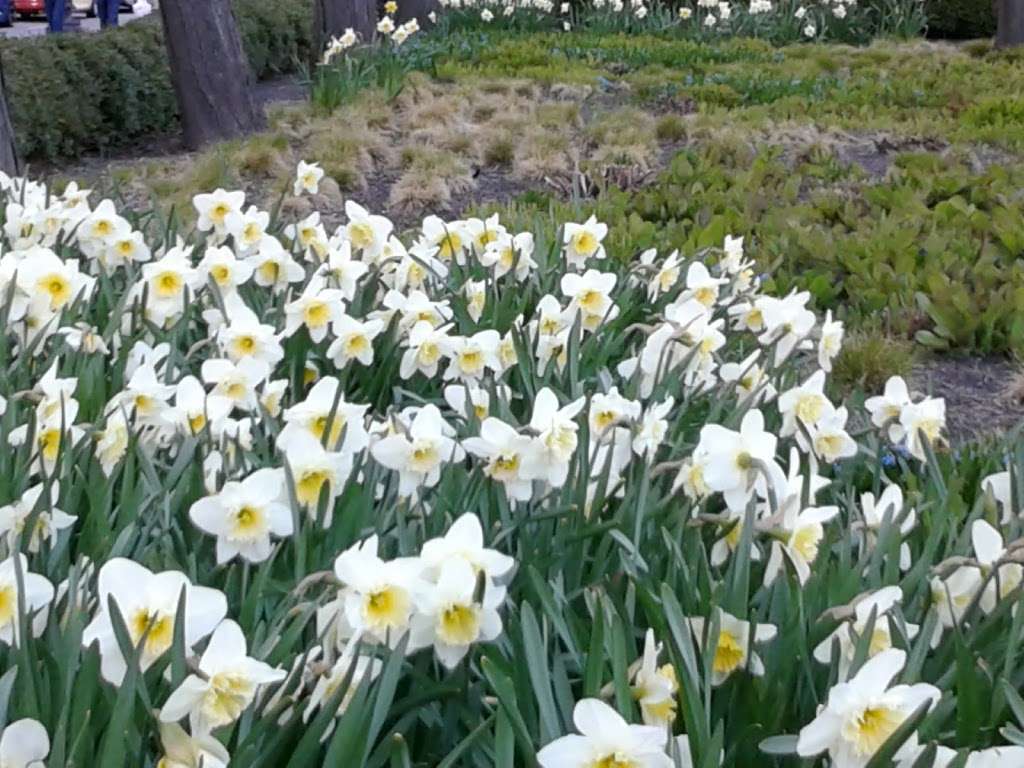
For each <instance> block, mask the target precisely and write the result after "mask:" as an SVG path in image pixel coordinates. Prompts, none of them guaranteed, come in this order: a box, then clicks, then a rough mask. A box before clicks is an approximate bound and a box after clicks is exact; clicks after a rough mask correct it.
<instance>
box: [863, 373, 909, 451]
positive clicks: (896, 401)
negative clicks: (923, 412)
mask: <svg viewBox="0 0 1024 768" xmlns="http://www.w3.org/2000/svg"><path fill="white" fill-rule="evenodd" d="M910 402H911V401H910V392H909V391H908V390H907V383H906V382H905V381H904V380H903V379H902V377H900V376H892V377H890V378H889V380H888V381H886V382H885V393H884V394H882V395H879V396H877V397H869V398H868V399H867V400H865V401H864V407H865V408H867V409H868V413H870V414H871V423H872V424H874V425H875V426H876V427H878V428H879V429H887V430H888V435H889V439H890V440H891V441H892V442H894V443H898V442H900V441H901V440H902V439H903V436H904V434H905V432H904V428H903V425H901V424H900V414H902V413H903V409H904V408H905V407H906V406H908V405H910Z"/></svg>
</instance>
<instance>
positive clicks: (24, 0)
mask: <svg viewBox="0 0 1024 768" xmlns="http://www.w3.org/2000/svg"><path fill="white" fill-rule="evenodd" d="M71 5H72V6H73V7H74V9H75V10H76V11H78V10H84V11H85V13H86V15H87V16H95V15H96V2H95V0H92V2H89V0H86V2H82V0H73V2H72V4H71ZM133 5H134V0H121V11H122V12H128V13H131V11H132V6H133ZM13 6H14V12H15V13H16V14H18V15H19V16H20V17H21V18H23V19H27V18H29V17H30V16H44V15H46V0H14V3H13ZM69 10H70V9H69Z"/></svg>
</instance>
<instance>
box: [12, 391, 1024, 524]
mask: <svg viewBox="0 0 1024 768" xmlns="http://www.w3.org/2000/svg"><path fill="white" fill-rule="evenodd" d="M2 415H3V410H2V409H0V416H2ZM1017 482H1018V483H1019V482H1020V479H1019V478H1018V480H1017ZM981 489H982V491H983V492H985V493H986V494H991V496H992V498H993V499H994V500H995V502H996V506H997V507H999V509H1000V510H1002V513H1003V515H1002V518H1001V522H1003V523H1009V522H1010V521H1011V520H1013V519H1014V517H1016V514H1015V511H1016V508H1017V504H1016V502H1015V500H1014V496H1013V483H1012V482H1011V477H1010V472H1009V471H1005V472H996V473H995V474H993V475H989V476H988V477H985V478H982V481H981Z"/></svg>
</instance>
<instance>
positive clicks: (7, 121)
mask: <svg viewBox="0 0 1024 768" xmlns="http://www.w3.org/2000/svg"><path fill="white" fill-rule="evenodd" d="M20 170H21V167H20V165H19V163H18V147H17V145H16V144H15V142H14V127H13V126H12V125H11V113H10V112H9V111H8V109H7V82H6V80H5V79H4V63H3V59H2V58H0V171H3V172H4V173H6V174H7V175H8V176H17V175H18V173H19V172H20Z"/></svg>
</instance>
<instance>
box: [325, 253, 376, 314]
mask: <svg viewBox="0 0 1024 768" xmlns="http://www.w3.org/2000/svg"><path fill="white" fill-rule="evenodd" d="M369 270H370V267H369V265H368V264H366V263H365V262H362V261H359V260H358V259H355V258H353V257H352V243H351V242H350V241H348V240H343V241H341V242H340V243H338V244H337V245H335V244H334V241H333V240H332V241H331V246H330V248H329V250H328V252H327V260H326V261H325V262H324V263H323V264H322V265H321V266H320V270H319V272H318V274H320V275H321V276H323V277H324V278H326V280H327V282H328V283H329V284H330V285H333V286H334V287H335V288H337V289H338V290H339V291H341V294H342V296H344V297H345V300H346V301H352V299H354V298H355V295H356V288H357V287H358V285H359V281H360V280H361V279H362V277H363V275H365V274H366V273H367V272H368V271H369Z"/></svg>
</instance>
